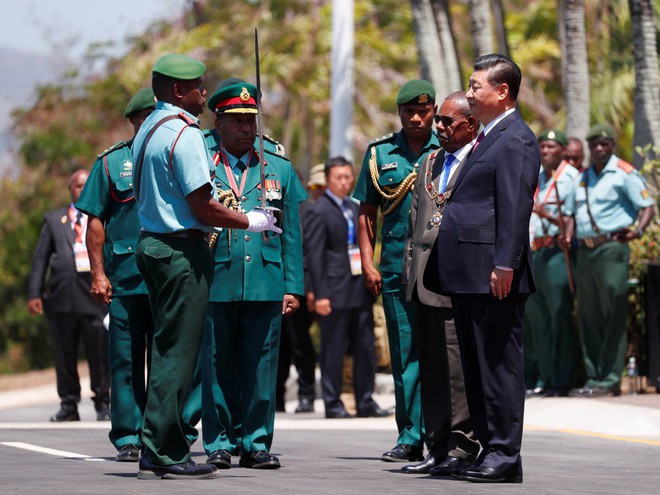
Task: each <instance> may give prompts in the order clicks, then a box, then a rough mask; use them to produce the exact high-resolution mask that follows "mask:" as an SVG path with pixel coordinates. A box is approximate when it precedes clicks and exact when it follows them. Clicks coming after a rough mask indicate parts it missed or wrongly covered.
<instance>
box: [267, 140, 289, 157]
mask: <svg viewBox="0 0 660 495" xmlns="http://www.w3.org/2000/svg"><path fill="white" fill-rule="evenodd" d="M264 141H268V142H270V143H271V144H272V145H273V146H275V153H276V154H278V155H280V156H283V157H284V158H287V159H288V157H287V156H286V150H285V149H284V146H282V145H281V144H280V143H279V141H275V140H274V139H273V138H272V137H270V136H269V135H268V134H264Z"/></svg>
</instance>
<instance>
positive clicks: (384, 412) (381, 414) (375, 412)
mask: <svg viewBox="0 0 660 495" xmlns="http://www.w3.org/2000/svg"><path fill="white" fill-rule="evenodd" d="M392 414H394V411H392V410H391V409H381V408H380V407H376V408H375V409H372V410H371V411H366V412H359V413H357V417H358V418H385V417H387V416H392Z"/></svg>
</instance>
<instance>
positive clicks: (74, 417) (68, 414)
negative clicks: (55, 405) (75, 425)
mask: <svg viewBox="0 0 660 495" xmlns="http://www.w3.org/2000/svg"><path fill="white" fill-rule="evenodd" d="M49 421H53V422H54V423H62V422H64V421H80V416H79V415H78V410H77V409H71V410H66V409H60V410H59V411H57V412H56V413H55V414H53V415H52V416H51V417H50V418H49Z"/></svg>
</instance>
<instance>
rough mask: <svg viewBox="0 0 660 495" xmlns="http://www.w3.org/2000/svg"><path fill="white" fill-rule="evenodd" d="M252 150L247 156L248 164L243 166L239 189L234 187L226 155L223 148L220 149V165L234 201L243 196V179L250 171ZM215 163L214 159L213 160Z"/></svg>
mask: <svg viewBox="0 0 660 495" xmlns="http://www.w3.org/2000/svg"><path fill="white" fill-rule="evenodd" d="M252 153H253V150H250V155H249V156H248V162H247V163H246V164H245V170H244V171H243V176H242V177H241V185H240V187H239V186H237V185H236V180H235V179H234V174H233V173H232V171H231V167H230V166H229V160H228V159H227V153H225V150H224V148H223V149H222V163H224V165H225V173H226V174H227V180H228V181H229V186H230V187H231V190H232V191H234V194H235V195H236V199H240V198H241V196H243V188H244V187H245V179H247V174H248V170H249V169H250V162H251V161H252ZM213 161H214V162H215V159H214V160H213Z"/></svg>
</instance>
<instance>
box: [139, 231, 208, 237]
mask: <svg viewBox="0 0 660 495" xmlns="http://www.w3.org/2000/svg"><path fill="white" fill-rule="evenodd" d="M147 233H149V234H152V235H162V236H165V237H178V238H181V239H204V238H205V237H206V236H207V233H206V232H203V231H201V230H197V229H188V230H179V231H177V232H163V233H156V232H147Z"/></svg>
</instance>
